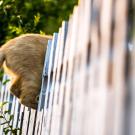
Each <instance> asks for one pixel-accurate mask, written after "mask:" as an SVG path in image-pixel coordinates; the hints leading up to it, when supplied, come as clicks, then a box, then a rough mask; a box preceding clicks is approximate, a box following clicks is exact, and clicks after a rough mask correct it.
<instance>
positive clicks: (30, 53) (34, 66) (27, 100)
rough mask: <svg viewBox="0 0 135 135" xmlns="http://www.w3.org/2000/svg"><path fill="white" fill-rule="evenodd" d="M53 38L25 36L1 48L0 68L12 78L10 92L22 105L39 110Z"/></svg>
mask: <svg viewBox="0 0 135 135" xmlns="http://www.w3.org/2000/svg"><path fill="white" fill-rule="evenodd" d="M51 38H52V37H51V36H43V35H40V34H24V35H21V36H19V37H16V38H14V39H11V40H9V41H8V42H7V43H6V44H4V45H3V46H2V47H1V48H0V67H3V69H4V72H6V73H7V74H9V76H10V77H11V86H10V91H11V93H12V94H13V95H15V96H16V97H17V98H19V101H20V103H22V104H23V105H25V106H27V107H31V108H33V109H36V108H37V105H38V102H37V96H38V95H39V92H40V86H41V78H42V77H41V76H42V70H43V65H44V56H45V51H46V48H47V42H48V40H49V39H51Z"/></svg>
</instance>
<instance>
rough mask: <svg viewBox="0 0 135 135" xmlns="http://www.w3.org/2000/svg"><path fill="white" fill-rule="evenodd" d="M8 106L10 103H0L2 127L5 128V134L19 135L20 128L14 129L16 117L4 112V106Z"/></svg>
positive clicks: (0, 123)
mask: <svg viewBox="0 0 135 135" xmlns="http://www.w3.org/2000/svg"><path fill="white" fill-rule="evenodd" d="M6 104H8V102H2V103H0V126H2V125H3V126H4V128H3V133H4V134H5V135H7V134H8V133H12V135H17V134H18V131H20V132H21V129H20V128H13V126H12V124H11V123H12V120H13V119H14V115H12V114H10V111H9V110H6V111H4V109H3V108H4V106H5V105H6Z"/></svg>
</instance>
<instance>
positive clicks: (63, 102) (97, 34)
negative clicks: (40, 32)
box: [0, 0, 135, 135]
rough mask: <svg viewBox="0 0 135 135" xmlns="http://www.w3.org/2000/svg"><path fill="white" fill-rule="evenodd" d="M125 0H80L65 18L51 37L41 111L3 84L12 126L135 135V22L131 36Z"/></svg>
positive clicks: (39, 132) (43, 132) (48, 133)
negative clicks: (33, 108) (21, 101)
mask: <svg viewBox="0 0 135 135" xmlns="http://www.w3.org/2000/svg"><path fill="white" fill-rule="evenodd" d="M127 2H128V1H127V0H118V1H113V0H93V1H92V0H88V1H87V0H84V1H82V0H81V1H80V3H79V6H76V7H75V8H74V12H73V15H71V16H70V19H69V21H68V22H65V21H63V23H62V26H61V28H60V29H59V32H58V33H54V35H53V39H52V40H50V41H48V47H47V52H46V56H45V63H44V70H43V75H42V86H41V94H40V98H39V106H38V110H37V111H35V110H32V109H29V108H27V107H24V106H23V105H20V104H19V102H18V100H17V99H16V98H15V97H13V96H12V95H10V93H9V92H8V90H7V86H8V84H6V85H2V88H1V91H0V102H2V101H9V102H10V104H7V105H6V106H5V107H4V109H5V110H10V112H11V114H14V119H13V121H12V125H13V127H19V128H21V129H22V134H23V135H105V134H106V135H134V134H135V128H134V121H135V106H134V103H135V92H134V90H135V83H134V82H135V27H133V26H135V24H134V23H133V24H132V29H131V30H130V31H132V33H134V34H132V36H130V37H129V36H128V21H127V19H128V14H127V13H128V12H127V11H128V3H127ZM132 2H133V1H132ZM132 4H133V3H132ZM6 79H7V76H6V75H5V76H4V80H6ZM3 128H4V126H0V135H4V134H3ZM19 134H20V133H19V131H18V135H19Z"/></svg>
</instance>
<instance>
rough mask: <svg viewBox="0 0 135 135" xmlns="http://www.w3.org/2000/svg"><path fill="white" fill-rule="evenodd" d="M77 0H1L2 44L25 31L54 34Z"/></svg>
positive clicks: (0, 35)
mask: <svg viewBox="0 0 135 135" xmlns="http://www.w3.org/2000/svg"><path fill="white" fill-rule="evenodd" d="M75 4H77V0H72V1H70V0H0V45H2V44H3V43H5V42H6V40H9V39H11V38H13V37H15V36H18V35H20V34H23V33H41V34H44V33H45V34H52V33H53V32H55V31H58V28H59V26H60V25H61V22H62V20H67V19H68V17H69V14H71V13H72V10H73V7H74V5H75Z"/></svg>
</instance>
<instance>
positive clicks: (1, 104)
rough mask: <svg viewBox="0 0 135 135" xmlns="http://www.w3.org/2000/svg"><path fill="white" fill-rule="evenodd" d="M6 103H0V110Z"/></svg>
mask: <svg viewBox="0 0 135 135" xmlns="http://www.w3.org/2000/svg"><path fill="white" fill-rule="evenodd" d="M7 103H8V102H7V101H6V102H0V108H2V107H3V106H4V105H6V104H7Z"/></svg>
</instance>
